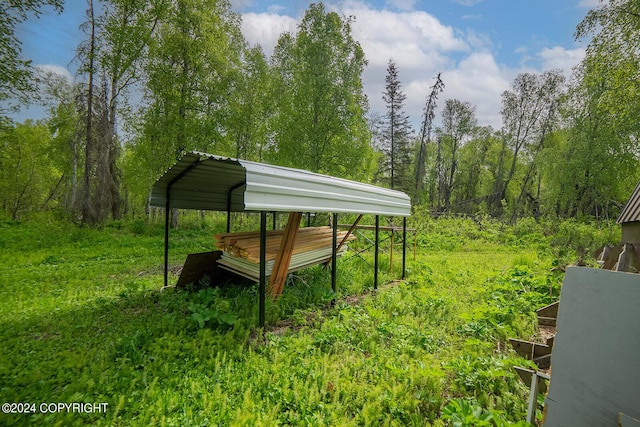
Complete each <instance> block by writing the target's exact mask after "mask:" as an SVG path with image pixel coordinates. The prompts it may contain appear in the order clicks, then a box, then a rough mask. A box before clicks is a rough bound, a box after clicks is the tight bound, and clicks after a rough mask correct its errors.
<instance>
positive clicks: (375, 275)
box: [373, 215, 380, 289]
mask: <svg viewBox="0 0 640 427" xmlns="http://www.w3.org/2000/svg"><path fill="white" fill-rule="evenodd" d="M379 248H380V215H376V243H375V251H374V254H373V289H378V249H379Z"/></svg>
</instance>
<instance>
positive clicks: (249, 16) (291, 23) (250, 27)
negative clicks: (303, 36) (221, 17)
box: [242, 13, 299, 57]
mask: <svg viewBox="0 0 640 427" xmlns="http://www.w3.org/2000/svg"><path fill="white" fill-rule="evenodd" d="M298 22H299V21H298V20H297V19H295V18H292V17H290V16H286V15H278V14H275V13H245V14H243V15H242V33H243V34H244V36H245V38H246V39H247V41H248V42H249V44H251V45H255V44H260V46H262V49H263V50H264V52H265V54H266V55H267V56H268V57H269V56H271V54H272V53H273V48H274V47H275V45H276V43H277V42H278V38H279V37H280V35H281V34H282V33H284V32H295V30H296V26H297V25H298Z"/></svg>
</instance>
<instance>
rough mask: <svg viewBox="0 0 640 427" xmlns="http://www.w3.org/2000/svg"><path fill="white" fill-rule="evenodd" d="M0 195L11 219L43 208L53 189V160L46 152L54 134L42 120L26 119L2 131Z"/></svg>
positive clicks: (0, 132) (0, 143) (0, 134)
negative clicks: (51, 135) (50, 132)
mask: <svg viewBox="0 0 640 427" xmlns="http://www.w3.org/2000/svg"><path fill="white" fill-rule="evenodd" d="M0 141H1V142H0V148H1V149H0V165H2V167H1V168H0V194H2V206H3V209H4V210H5V212H7V213H8V214H9V215H10V216H11V218H12V219H14V220H15V219H20V218H21V217H23V216H25V215H28V214H29V213H32V212H34V211H37V210H39V209H42V207H43V203H44V201H45V200H46V194H47V193H48V192H49V191H51V189H52V188H53V185H55V184H54V180H53V179H52V176H53V175H54V174H53V170H52V167H53V166H52V163H51V160H50V159H49V157H48V156H46V155H43V153H47V152H48V151H49V148H50V142H51V137H50V134H49V131H48V129H47V127H46V126H45V125H44V124H43V123H40V122H32V121H30V120H27V121H26V122H25V123H23V124H17V125H15V127H12V128H9V129H6V128H5V129H4V130H0Z"/></svg>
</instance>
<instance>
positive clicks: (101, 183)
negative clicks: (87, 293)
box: [0, 0, 640, 224]
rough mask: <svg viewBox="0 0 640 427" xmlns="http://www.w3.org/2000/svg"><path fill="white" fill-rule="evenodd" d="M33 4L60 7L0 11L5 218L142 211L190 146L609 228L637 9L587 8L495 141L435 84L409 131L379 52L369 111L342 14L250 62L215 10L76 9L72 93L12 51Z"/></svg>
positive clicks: (218, 3)
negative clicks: (378, 89)
mask: <svg viewBox="0 0 640 427" xmlns="http://www.w3.org/2000/svg"><path fill="white" fill-rule="evenodd" d="M45 5H49V6H53V7H55V8H57V10H61V8H62V7H63V4H62V2H61V1H60V0H29V1H15V2H10V3H9V4H7V5H3V6H1V7H0V16H2V18H3V20H2V22H3V24H2V27H1V28H0V48H1V49H2V50H0V55H1V58H0V63H1V64H2V67H3V68H2V69H1V70H0V71H2V73H1V74H0V88H1V89H2V91H0V93H1V94H2V95H0V96H1V98H0V147H1V152H0V194H1V196H0V197H1V198H2V208H3V211H4V213H5V215H6V216H8V217H11V218H14V219H19V218H23V217H26V216H28V215H29V214H31V213H34V212H37V211H42V210H53V211H55V212H57V213H60V214H61V215H64V216H67V217H69V218H72V219H73V220H75V221H79V222H82V223H86V224H100V223H103V222H105V221H107V220H109V219H119V218H121V217H123V216H124V215H133V216H142V215H145V214H146V215H148V214H149V205H148V201H149V195H150V188H151V186H152V184H153V183H154V182H155V180H156V179H157V178H158V177H159V176H160V175H161V174H162V173H163V172H164V171H165V170H166V169H167V168H168V167H169V166H170V165H171V164H172V163H173V162H174V161H175V160H176V159H177V158H178V157H179V156H180V155H181V154H182V153H183V152H185V151H189V150H199V151H204V152H210V153H215V154H220V155H227V156H231V157H238V158H244V159H248V160H255V161H260V162H267V163H272V164H278V165H283V166H291V167H297V168H302V169H308V170H311V171H313V172H319V173H325V174H329V175H333V176H339V177H344V178H349V179H354V180H359V181H364V182H373V183H376V184H378V185H383V186H388V187H390V188H394V189H399V190H402V191H405V192H407V194H409V195H410V196H411V198H412V203H413V205H414V206H422V207H424V208H426V209H428V210H430V211H431V212H432V213H433V214H434V215H441V214H453V213H460V214H471V215H476V214H489V215H492V216H495V217H502V218H507V219H516V218H519V217H522V216H531V215H532V216H540V215H555V216H562V217H579V216H583V215H589V216H597V217H612V216H615V214H616V213H617V211H618V210H619V209H620V207H621V204H623V203H624V202H625V201H626V198H627V197H628V196H629V194H630V192H631V190H632V189H633V186H634V185H635V184H636V183H637V181H638V179H639V178H640V172H639V170H638V169H639V168H638V160H639V157H640V150H639V147H638V143H637V141H638V131H639V130H640V124H638V122H637V120H636V119H635V118H636V117H638V110H639V107H640V102H639V100H638V97H637V96H636V94H637V93H638V87H637V86H638V84H639V83H638V82H639V81H640V80H639V79H638V78H637V76H638V73H639V71H640V70H639V64H640V62H639V61H638V59H639V58H638V55H639V54H638V52H640V50H639V49H638V43H640V42H639V41H638V40H640V37H638V35H640V10H638V9H639V6H638V5H637V4H636V3H635V2H633V1H630V0H613V1H610V2H609V3H603V4H601V5H600V6H598V7H597V8H595V9H593V10H591V11H589V12H588V14H587V15H586V17H585V18H584V20H583V21H582V22H581V23H580V25H579V26H578V27H577V29H576V38H578V39H583V38H586V37H592V38H591V40H590V43H589V45H588V49H587V53H586V56H585V58H584V60H583V61H582V62H581V63H580V65H579V66H578V67H576V69H575V71H574V75H573V76H572V78H571V79H570V80H569V81H565V78H564V77H563V75H562V74H561V73H560V72H559V71H547V72H544V73H539V74H536V73H523V74H520V75H518V76H517V77H516V78H515V79H514V81H513V82H512V84H511V87H510V88H509V89H508V90H506V91H505V92H504V93H503V94H502V109H501V111H500V113H501V117H502V125H501V127H500V128H499V129H493V128H492V127H489V126H480V125H479V124H478V121H477V118H476V115H475V106H474V105H472V104H470V103H469V102H467V101H464V100H458V99H445V100H440V99H439V96H440V94H441V93H442V91H443V88H444V86H445V85H446V83H447V78H446V75H445V74H443V73H439V74H438V75H436V76H434V78H433V84H432V85H431V87H429V88H425V103H424V109H423V111H422V114H421V123H420V126H419V129H413V128H412V126H411V123H410V121H409V118H408V117H409V115H408V114H407V112H406V107H405V105H404V101H405V99H406V96H405V95H404V93H403V91H402V82H401V79H400V71H401V70H399V69H398V67H397V65H396V64H395V62H394V61H393V59H391V58H390V59H389V62H388V67H387V76H386V79H385V83H386V85H385V90H384V92H383V93H381V94H380V96H381V98H382V99H383V100H384V102H385V105H386V108H385V113H384V114H383V115H381V116H380V117H373V116H372V115H371V114H370V113H369V106H368V99H367V97H366V95H365V94H364V91H363V85H362V73H363V71H364V69H365V67H366V66H367V59H366V58H365V54H364V51H363V49H362V47H361V46H360V44H359V43H358V41H357V40H355V39H354V38H353V36H352V32H351V26H352V24H353V22H354V19H355V18H354V17H345V16H340V15H339V14H337V13H335V12H331V11H328V10H327V9H326V8H325V6H324V5H323V4H322V3H317V4H312V5H310V6H309V8H308V10H307V11H306V13H305V15H304V17H303V19H302V21H301V22H300V24H299V25H298V27H297V30H296V31H295V32H291V33H284V34H282V35H281V36H280V38H279V40H278V42H277V45H276V46H275V48H274V52H273V54H272V55H271V57H267V56H266V55H265V54H264V52H263V50H262V48H261V47H260V46H259V45H255V46H249V44H248V43H247V41H246V40H245V39H244V37H243V35H242V32H241V31H240V25H241V17H240V15H238V14H237V13H235V12H233V10H232V8H231V5H230V3H229V2H228V1H227V0H151V1H149V2H138V1H135V0H87V12H86V16H85V22H84V24H83V25H82V31H83V35H84V37H83V41H82V43H81V44H80V45H79V46H78V49H77V54H76V58H75V61H76V64H77V66H78V76H77V78H76V80H75V82H69V81H67V80H66V79H64V78H61V77H60V76H58V75H56V74H53V73H48V74H47V73H43V72H38V71H37V70H35V69H33V67H31V64H30V63H29V61H28V60H25V59H23V58H22V57H21V56H20V43H19V40H17V39H16V38H15V36H14V31H13V30H14V28H15V25H16V24H17V23H19V22H21V21H23V20H24V19H26V17H27V16H28V15H29V14H30V13H31V14H37V13H38V11H39V10H40V9H41V8H42V7H43V6H45ZM27 102H38V103H41V104H42V105H44V106H46V108H47V110H48V114H47V117H46V119H43V120H39V121H35V122H34V121H26V122H24V123H15V122H13V121H11V120H10V119H9V113H10V112H11V109H12V108H19V107H20V106H22V105H25V104H26V103H27ZM439 104H440V105H439Z"/></svg>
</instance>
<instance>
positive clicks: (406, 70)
mask: <svg viewBox="0 0 640 427" xmlns="http://www.w3.org/2000/svg"><path fill="white" fill-rule="evenodd" d="M231 3H232V5H233V8H234V10H236V11H237V12H239V13H241V15H242V17H243V24H242V30H243V33H244V34H245V37H246V38H247V40H248V41H249V42H250V43H251V44H256V43H259V44H260V45H262V46H263V48H264V50H265V52H266V53H267V54H270V53H271V51H272V49H273V46H274V45H275V43H276V41H277V38H278V36H279V35H280V34H281V33H282V32H283V31H295V28H296V25H297V23H298V22H299V20H300V18H301V17H302V15H303V14H304V11H305V10H306V8H307V6H308V5H309V4H310V3H311V2H310V1H303V0H290V1H284V0H283V1H275V0H274V1H258V0H231ZM597 4H598V0H421V1H419V0H375V1H371V0H370V1H364V0H331V1H325V5H326V6H327V9H329V10H335V11H338V12H339V13H341V14H344V15H353V16H355V19H356V21H355V23H354V24H353V27H352V32H353V36H354V37H355V38H356V39H357V40H358V41H359V42H360V43H361V45H362V47H363V49H364V51H365V54H366V57H367V59H368V61H369V65H368V67H367V69H366V71H365V73H364V75H363V82H364V88H365V92H366V93H367V95H368V97H369V102H370V106H371V110H372V112H374V113H382V112H383V111H384V105H383V103H382V91H383V90H384V77H385V75H386V66H387V62H388V60H389V59H390V58H393V59H394V60H395V62H396V64H397V66H398V69H399V78H400V81H401V82H402V89H403V91H404V92H405V93H406V94H407V101H406V103H405V107H406V111H407V113H408V114H409V115H410V116H411V118H412V121H413V122H414V123H418V122H419V117H420V113H421V111H422V107H423V105H424V100H425V97H426V96H427V93H428V90H429V86H430V85H431V84H433V78H434V77H435V75H436V74H437V73H438V72H439V71H441V72H442V78H443V81H444V83H445V91H444V92H443V93H442V94H441V96H440V98H439V99H440V103H439V104H440V105H442V104H443V103H444V100H445V99H447V98H457V99H460V100H462V101H468V102H470V103H472V104H473V105H475V106H476V115H477V117H478V120H479V124H482V125H492V126H494V127H495V128H498V127H500V94H501V93H502V92H503V91H504V90H506V89H508V88H509V85H510V84H511V82H512V81H513V79H514V78H515V76H516V75H518V74H519V73H522V72H542V71H545V70H548V69H551V68H559V69H562V70H563V71H564V72H565V74H566V75H567V76H569V75H570V72H571V68H572V67H573V66H574V65H576V64H577V63H578V62H579V61H580V60H581V59H582V57H583V55H584V48H585V45H586V41H582V42H576V41H574V38H573V34H574V31H575V27H576V25H577V24H578V23H579V22H580V21H581V19H582V18H583V17H584V16H585V14H586V13H587V11H588V10H589V8H591V7H595V6H597ZM85 9H86V0H67V1H66V2H65V11H64V12H63V14H62V15H56V14H55V13H54V12H53V11H52V10H49V9H45V10H43V13H42V15H41V16H40V18H39V19H30V20H29V21H27V22H26V23H24V24H22V25H21V26H20V27H19V28H18V29H17V34H18V37H19V38H20V40H21V41H22V43H23V46H22V51H23V55H24V56H25V57H26V58H28V59H31V60H32V61H33V64H34V65H37V66H40V67H43V68H48V69H50V70H55V71H56V72H59V73H61V74H65V75H67V76H68V77H69V78H70V79H71V78H74V77H73V74H74V70H75V67H74V65H73V64H70V63H71V61H72V59H73V57H74V54H75V48H76V46H77V44H78V43H79V42H80V40H81V39H82V34H81V32H80V30H79V25H80V24H81V22H82V21H83V14H84V11H85ZM41 115H42V111H41V110H39V109H37V108H32V109H30V110H26V111H23V112H21V113H20V114H19V115H17V116H16V119H17V120H23V119H25V118H29V117H32V118H39V117H41Z"/></svg>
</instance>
